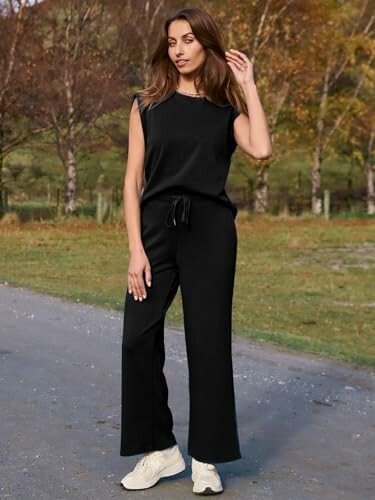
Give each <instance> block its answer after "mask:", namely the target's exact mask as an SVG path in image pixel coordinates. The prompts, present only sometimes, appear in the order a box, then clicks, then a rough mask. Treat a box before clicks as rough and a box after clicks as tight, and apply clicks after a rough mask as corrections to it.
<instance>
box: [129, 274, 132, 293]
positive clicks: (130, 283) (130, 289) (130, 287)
mask: <svg viewBox="0 0 375 500" xmlns="http://www.w3.org/2000/svg"><path fill="white" fill-rule="evenodd" d="M128 290H129V293H133V286H132V282H131V276H130V274H128Z"/></svg>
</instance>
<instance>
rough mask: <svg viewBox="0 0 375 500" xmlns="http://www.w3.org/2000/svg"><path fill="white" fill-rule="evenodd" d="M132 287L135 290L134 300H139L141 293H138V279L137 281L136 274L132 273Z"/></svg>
mask: <svg viewBox="0 0 375 500" xmlns="http://www.w3.org/2000/svg"><path fill="white" fill-rule="evenodd" d="M131 287H132V290H133V297H134V300H138V297H139V295H140V294H139V291H138V285H137V279H136V274H135V273H131Z"/></svg>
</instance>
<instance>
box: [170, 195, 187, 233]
mask: <svg viewBox="0 0 375 500" xmlns="http://www.w3.org/2000/svg"><path fill="white" fill-rule="evenodd" d="M172 197H173V202H172V205H171V207H170V209H169V210H168V214H167V221H166V224H167V227H169V228H174V227H175V226H176V225H177V222H176V209H177V206H178V204H179V203H180V201H181V202H182V214H181V222H182V223H185V224H186V225H187V224H189V212H190V202H191V200H190V198H189V197H188V196H186V195H184V194H183V195H176V196H172Z"/></svg>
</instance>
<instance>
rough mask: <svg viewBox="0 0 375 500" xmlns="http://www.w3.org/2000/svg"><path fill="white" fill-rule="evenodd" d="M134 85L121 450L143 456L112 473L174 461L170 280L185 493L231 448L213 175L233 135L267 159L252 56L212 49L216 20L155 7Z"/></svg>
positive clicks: (218, 38) (228, 286) (221, 235)
mask: <svg viewBox="0 0 375 500" xmlns="http://www.w3.org/2000/svg"><path fill="white" fill-rule="evenodd" d="M134 97H135V99H134V101H133V104H132V108H131V112H130V121H129V149H128V163H127V170H126V175H125V184H124V208H125V223H126V227H127V232H128V239H129V250H130V262H129V270H128V287H127V293H126V298H125V311H124V331H123V346H122V415H121V425H122V427H121V450H120V455H121V456H129V455H135V454H138V453H143V454H144V455H143V457H142V458H141V459H140V460H139V461H138V462H137V465H136V466H135V468H134V470H132V471H131V472H129V473H128V474H127V475H126V476H125V477H124V478H123V479H122V481H121V484H122V485H123V486H124V487H125V488H126V489H129V490H136V489H144V488H149V487H151V486H153V485H154V484H156V483H157V482H158V480H159V479H160V478H161V477H166V476H171V475H174V474H178V473H179V472H181V471H183V470H184V469H185V462H184V459H183V457H182V454H181V452H180V450H179V448H178V445H177V442H176V438H175V436H174V434H173V432H172V426H173V417H172V414H171V411H170V409H169V406H168V387H167V383H166V379H165V376H164V373H163V366H164V361H165V351H164V319H165V314H166V312H167V310H168V308H169V306H170V304H171V302H172V300H173V298H174V297H175V295H176V292H177V289H178V286H180V288H181V296H182V304H183V312H184V327H185V339H186V349H187V357H188V367H189V394H190V415H189V437H188V453H189V454H190V455H191V456H192V463H191V465H192V476H191V477H192V480H193V483H194V485H193V492H194V493H197V494H215V493H220V492H222V491H223V487H222V484H221V480H220V476H219V474H218V472H217V470H216V467H215V465H214V463H215V462H217V463H220V462H227V461H231V460H237V459H239V458H241V452H240V447H239V441H238V433H237V422H236V410H235V397H234V384H233V369H232V353H231V333H232V332H231V315H232V296H233V285H234V274H235V265H236V252H237V233H236V226H235V222H234V219H235V216H236V213H237V209H236V206H235V205H234V204H233V203H232V202H231V200H230V199H229V198H228V196H227V194H226V192H225V189H224V185H225V182H226V178H227V175H228V170H229V166H230V159H231V155H232V153H233V151H234V150H235V148H236V145H237V144H238V145H239V146H240V147H241V149H242V150H243V151H244V152H245V153H247V154H249V155H251V156H252V157H254V158H257V159H261V158H267V157H269V156H270V155H271V141H270V136H269V132H268V127H267V123H266V118H265V115H264V112H263V109H262V106H261V103H260V100H259V97H258V94H257V89H256V85H255V83H254V78H253V68H252V64H251V63H250V61H249V59H248V58H247V57H246V55H245V54H243V53H242V52H239V51H238V50H234V49H230V50H229V51H227V52H225V51H224V49H223V40H222V34H221V33H220V30H219V28H218V26H217V25H216V23H215V21H214V20H213V19H212V17H211V16H210V15H209V14H208V13H207V12H205V11H203V10H201V9H197V8H191V9H181V10H179V11H178V12H177V13H176V14H175V15H174V16H173V17H171V18H169V19H167V21H166V22H165V24H164V26H163V32H162V36H161V38H160V41H159V43H158V45H157V47H156V49H155V51H154V54H153V57H152V64H151V84H150V85H149V87H148V88H147V89H146V90H145V91H143V92H142V93H141V92H138V93H136V94H134ZM247 109H249V110H250V117H249V114H248V112H247ZM239 110H242V112H240V111H239ZM144 174H145V180H146V183H145V188H144V189H143V191H142V187H143V175H144Z"/></svg>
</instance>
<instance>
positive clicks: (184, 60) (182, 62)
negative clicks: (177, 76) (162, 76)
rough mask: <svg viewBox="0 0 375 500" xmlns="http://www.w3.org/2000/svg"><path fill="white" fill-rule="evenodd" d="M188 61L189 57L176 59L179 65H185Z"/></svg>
mask: <svg viewBox="0 0 375 500" xmlns="http://www.w3.org/2000/svg"><path fill="white" fill-rule="evenodd" d="M187 62H188V60H187V59H179V60H177V61H176V64H177V66H184V65H185V64H186V63H187Z"/></svg>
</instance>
